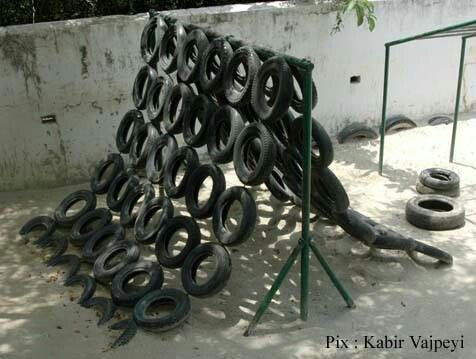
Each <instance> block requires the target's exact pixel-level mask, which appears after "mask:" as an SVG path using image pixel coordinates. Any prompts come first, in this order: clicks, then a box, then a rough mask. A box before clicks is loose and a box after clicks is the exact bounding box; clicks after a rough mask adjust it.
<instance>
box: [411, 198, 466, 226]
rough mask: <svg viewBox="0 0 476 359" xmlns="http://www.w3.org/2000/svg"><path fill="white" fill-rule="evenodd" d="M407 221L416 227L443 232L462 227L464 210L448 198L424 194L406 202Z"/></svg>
mask: <svg viewBox="0 0 476 359" xmlns="http://www.w3.org/2000/svg"><path fill="white" fill-rule="evenodd" d="M405 215H406V218H407V221H408V222H410V223H411V224H413V225H414V226H416V227H419V228H423V229H429V230H433V231H443V230H448V229H455V228H459V227H462V226H464V221H465V219H464V216H465V211H464V208H463V207H462V206H461V205H460V204H459V203H458V202H457V201H455V200H454V199H452V198H450V197H445V196H440V195H434V194H426V195H420V196H416V197H414V198H412V199H410V200H409V201H408V202H407V205H406V208H405Z"/></svg>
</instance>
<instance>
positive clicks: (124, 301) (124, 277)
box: [111, 261, 164, 307]
mask: <svg viewBox="0 0 476 359" xmlns="http://www.w3.org/2000/svg"><path fill="white" fill-rule="evenodd" d="M141 274H146V275H147V277H148V279H149V280H148V282H147V284H145V285H144V286H140V287H135V286H134V288H130V289H129V288H127V284H128V282H129V281H130V280H131V279H133V278H134V277H136V276H139V275H141ZM163 284H164V272H163V270H162V268H161V267H160V265H159V264H158V263H154V262H151V261H140V262H137V263H130V264H128V265H127V266H125V267H124V268H122V269H121V270H120V271H119V272H118V273H116V275H115V276H114V278H113V279H112V283H111V298H112V300H113V301H114V303H115V304H116V305H120V306H123V307H133V306H134V305H135V304H136V303H137V302H138V301H139V300H140V299H141V298H142V297H143V296H144V295H146V294H147V293H149V292H151V291H153V290H156V289H160V288H161V287H162V285H163Z"/></svg>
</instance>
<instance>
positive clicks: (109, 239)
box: [81, 224, 126, 263]
mask: <svg viewBox="0 0 476 359" xmlns="http://www.w3.org/2000/svg"><path fill="white" fill-rule="evenodd" d="M125 236H126V232H125V230H124V227H122V226H121V225H120V224H109V225H107V226H105V227H103V228H101V229H99V230H97V231H95V232H94V234H93V235H92V236H91V237H90V238H89V239H88V241H87V242H86V244H85V245H84V247H83V249H82V251H81V257H82V258H83V260H85V261H86V262H88V263H94V262H95V261H96V259H97V257H98V256H99V255H100V254H101V253H102V252H104V250H105V249H106V248H107V247H109V246H110V245H112V244H114V243H116V242H119V241H122V240H124V238H125Z"/></svg>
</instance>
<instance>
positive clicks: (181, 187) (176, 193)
mask: <svg viewBox="0 0 476 359" xmlns="http://www.w3.org/2000/svg"><path fill="white" fill-rule="evenodd" d="M182 164H183V165H185V166H186V168H185V173H184V175H183V177H182V179H181V181H180V183H178V184H177V183H176V180H177V172H178V170H179V168H180V165H182ZM199 164H200V162H199V160H198V155H197V152H196V151H195V150H194V149H193V148H192V147H189V146H185V147H180V148H179V149H178V150H177V151H175V152H174V153H173V154H172V156H171V157H170V159H169V161H168V162H167V165H166V166H165V172H164V188H165V193H167V196H169V197H170V198H180V197H183V196H184V195H185V189H186V186H187V182H188V179H189V178H190V175H191V173H192V172H193V171H194V170H195V168H197V167H198V166H199Z"/></svg>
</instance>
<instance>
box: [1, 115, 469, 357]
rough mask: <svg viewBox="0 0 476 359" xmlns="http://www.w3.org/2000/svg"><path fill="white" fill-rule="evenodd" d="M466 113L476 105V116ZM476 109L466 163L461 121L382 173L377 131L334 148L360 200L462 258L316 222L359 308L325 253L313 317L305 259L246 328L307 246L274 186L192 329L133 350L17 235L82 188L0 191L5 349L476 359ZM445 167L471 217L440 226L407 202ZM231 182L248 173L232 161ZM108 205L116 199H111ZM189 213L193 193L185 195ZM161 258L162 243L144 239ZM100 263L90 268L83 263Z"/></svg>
mask: <svg viewBox="0 0 476 359" xmlns="http://www.w3.org/2000/svg"><path fill="white" fill-rule="evenodd" d="M465 117H466V118H468V117H471V116H468V115H467V116H465ZM474 134H476V118H475V119H468V120H466V121H462V122H461V123H460V125H459V132H458V142H457V147H456V157H455V159H456V162H455V163H454V164H449V163H448V154H449V142H450V136H451V127H450V126H445V125H441V126H437V127H420V128H417V129H414V130H411V131H406V132H402V133H399V134H395V135H392V136H389V137H387V142H386V151H387V152H386V161H385V163H386V165H385V175H384V176H383V177H380V176H378V174H377V157H378V141H372V142H360V143H358V144H348V145H337V144H336V145H335V152H336V160H335V162H334V163H333V164H332V169H333V170H334V171H335V173H336V174H337V175H338V176H339V178H340V179H341V180H342V182H343V183H344V185H345V187H346V188H347V190H348V193H349V196H350V198H351V203H352V207H353V208H355V209H357V210H359V211H361V212H363V213H365V214H367V215H369V216H372V217H373V218H375V219H377V220H378V221H380V222H382V223H384V224H386V225H389V226H391V227H393V228H396V229H397V230H399V231H401V232H402V233H404V234H407V235H411V236H413V237H414V238H416V239H419V240H421V241H424V242H426V243H429V244H432V245H435V246H438V247H440V248H442V249H444V250H446V251H449V252H450V253H451V254H452V255H453V256H454V265H453V266H452V267H446V268H439V269H435V268H428V267H422V266H419V265H417V264H415V263H414V262H413V261H412V260H410V259H409V258H408V257H407V255H406V254H405V253H401V252H389V251H382V252H378V253H369V251H368V250H367V248H366V247H364V246H363V245H361V244H360V243H358V242H355V241H353V240H351V239H350V238H349V236H347V235H346V234H345V233H344V232H343V231H342V230H340V229H339V228H336V227H332V226H329V225H328V224H326V222H322V221H318V222H316V223H313V224H312V231H313V233H314V235H315V237H316V240H317V242H318V244H319V247H320V248H321V249H322V252H323V253H324V254H325V256H326V258H327V259H328V261H329V263H330V264H331V265H332V267H333V268H334V269H335V271H336V273H337V274H338V276H339V277H340V278H341V279H342V281H343V283H344V284H345V286H346V287H347V288H348V290H349V291H350V292H351V293H352V295H353V297H354V299H355V301H356V304H357V307H356V308H355V309H353V310H349V309H347V308H346V307H345V305H344V302H343V300H342V299H341V298H340V297H339V295H338V294H337V292H336V290H335V289H334V288H333V287H332V286H331V284H330V283H329V280H328V278H327V277H326V275H325V274H324V273H323V271H322V269H321V268H320V267H319V266H318V265H317V262H316V260H315V259H314V258H313V259H312V261H311V265H312V267H311V297H310V313H309V320H308V321H307V322H301V321H300V320H299V319H298V317H299V315H298V310H299V272H298V270H299V266H298V265H296V266H295V267H294V268H293V271H292V273H291V276H290V277H288V278H287V279H286V281H285V282H284V284H283V286H282V289H281V290H280V292H279V295H278V296H277V297H276V298H275V300H274V301H273V303H272V306H271V308H270V310H269V311H268V312H267V313H266V315H265V316H264V317H263V321H262V324H261V325H260V326H259V327H258V330H257V332H256V335H255V336H253V337H249V338H245V337H243V336H242V334H243V331H244V330H245V328H246V326H247V324H248V322H249V320H250V319H251V318H252V315H253V313H254V312H255V310H256V309H257V305H258V301H259V300H260V299H261V298H262V296H263V295H264V293H265V292H266V290H267V289H268V288H269V287H270V285H271V283H272V281H273V279H274V278H275V277H276V275H277V273H278V271H279V270H280V268H281V266H282V265H283V263H284V261H285V259H286V258H287V256H288V254H289V252H290V249H291V248H292V247H293V246H294V245H295V243H296V240H297V238H298V235H299V230H300V224H299V223H297V220H298V219H299V213H300V212H299V210H298V209H297V208H293V207H290V206H281V205H280V204H278V202H276V201H275V200H273V199H270V198H269V194H268V193H267V192H266V191H264V187H260V188H258V189H257V190H256V191H255V192H254V194H255V196H256V198H257V204H258V208H259V223H258V224H257V226H256V230H255V233H254V236H253V238H251V239H250V240H249V241H248V242H246V243H244V244H243V245H241V246H239V247H236V248H233V250H232V251H231V256H232V263H233V271H232V275H231V279H230V281H229V283H228V285H227V287H226V288H225V290H224V291H223V292H222V293H220V294H219V295H217V296H215V297H213V298H209V299H196V298H191V301H192V312H191V315H190V317H189V319H188V320H187V322H186V323H185V324H184V325H183V327H181V328H179V329H175V330H172V331H170V332H168V333H163V334H153V333H147V332H144V331H142V330H140V331H139V333H138V335H137V336H136V337H135V338H134V339H133V340H132V341H131V343H130V344H129V345H127V346H125V347H121V348H119V349H116V350H110V349H108V345H109V344H110V343H111V342H112V341H113V340H114V338H115V337H116V336H117V332H111V331H109V330H108V329H107V327H97V326H96V324H95V323H96V320H97V318H96V314H95V312H94V311H93V310H89V309H84V308H81V307H80V306H79V305H78V304H76V303H75V302H74V301H72V300H74V299H77V298H78V296H79V293H80V289H79V288H77V287H76V288H65V287H63V286H62V285H61V284H60V281H59V280H58V276H60V273H59V272H58V271H55V270H51V269H49V268H47V267H46V266H45V265H44V264H43V263H42V260H43V257H44V254H43V253H42V252H40V251H39V250H37V249H35V248H34V247H33V246H32V245H24V244H22V241H21V238H20V237H19V236H18V235H17V232H18V230H19V228H20V227H21V225H22V224H23V223H24V222H26V221H27V220H28V219H29V218H31V217H32V216H35V215H40V214H51V213H52V212H53V210H54V208H55V207H56V205H57V204H58V203H59V201H60V200H61V199H62V198H63V197H64V196H65V195H66V194H68V193H70V192H72V191H73V190H76V189H78V188H87V184H84V185H82V186H69V187H63V188H56V189H52V190H48V191H36V192H35V191H28V192H14V193H2V194H0V203H1V205H0V220H1V222H0V278H1V281H0V357H1V358H32V357H34V358H91V357H101V358H115V359H121V358H132V357H134V358H151V357H156V356H158V355H160V357H161V358H199V357H200V358H347V357H349V356H352V358H369V357H372V358H417V357H418V358H426V357H428V358H448V357H451V358H474V357H476V342H475V341H474V340H473V339H474V337H475V335H476V327H475V325H474V323H475V321H474V318H475V317H476V303H475V300H476V276H475V274H474V268H476V244H475V240H474V239H475V234H476V196H475V195H474V190H475V189H476V150H475V148H476V147H475V146H474ZM433 166H442V167H446V168H450V169H453V170H455V171H456V172H457V173H459V175H460V177H461V197H460V198H459V200H460V201H461V202H462V203H463V204H464V206H465V207H466V225H465V226H464V227H463V228H461V229H457V230H453V231H446V232H430V231H425V230H420V229H418V228H415V227H413V226H412V225H410V224H409V223H407V222H406V220H405V215H404V207H405V203H406V201H407V200H408V199H409V198H411V197H412V196H414V195H415V190H414V184H415V181H416V178H417V176H418V173H419V172H420V171H421V170H422V169H424V168H427V167H433ZM226 177H227V185H228V186H230V185H233V184H238V181H237V179H236V177H235V176H234V173H233V169H232V167H231V166H228V167H227V169H226ZM101 201H102V203H103V202H104V200H103V199H101ZM174 204H175V206H176V208H178V212H182V211H184V206H183V203H182V202H175V203H174ZM200 223H201V230H202V235H203V240H211V241H213V240H214V238H213V234H212V232H211V230H210V226H209V221H200ZM143 253H144V255H145V256H150V257H151V258H154V257H153V256H151V254H152V251H151V250H150V248H143ZM84 270H89V268H84ZM179 274H180V273H179V271H175V270H167V271H166V285H168V286H180V281H179ZM337 335H338V336H339V337H340V338H344V339H346V340H349V342H350V344H351V347H350V348H349V349H337V348H336V347H335V346H334V345H331V347H330V348H326V337H327V336H335V337H336V336H337ZM365 335H374V336H376V338H384V336H385V335H387V336H391V337H393V336H395V335H396V336H398V338H400V339H405V342H404V344H403V345H402V349H371V348H365V347H364V336H365ZM409 335H416V336H419V335H421V336H423V337H425V338H429V336H430V335H431V336H432V338H441V339H447V338H448V339H461V336H464V344H463V345H464V348H463V349H461V348H459V349H457V350H456V351H455V352H453V353H450V352H449V351H448V350H446V351H444V350H440V351H438V352H437V353H434V352H429V351H428V350H424V349H420V350H416V349H414V348H413V346H412V344H411V340H410V338H409Z"/></svg>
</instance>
